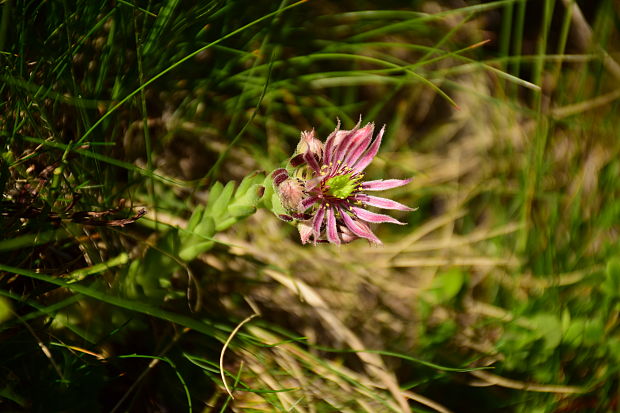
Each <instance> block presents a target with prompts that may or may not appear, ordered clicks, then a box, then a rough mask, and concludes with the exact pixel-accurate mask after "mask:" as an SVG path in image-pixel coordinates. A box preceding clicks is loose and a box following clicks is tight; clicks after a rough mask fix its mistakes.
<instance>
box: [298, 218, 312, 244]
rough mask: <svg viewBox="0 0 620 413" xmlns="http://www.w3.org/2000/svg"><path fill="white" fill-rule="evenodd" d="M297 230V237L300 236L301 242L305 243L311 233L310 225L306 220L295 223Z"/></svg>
mask: <svg viewBox="0 0 620 413" xmlns="http://www.w3.org/2000/svg"><path fill="white" fill-rule="evenodd" d="M297 230H298V231H299V238H301V243H302V244H307V243H308V241H309V240H310V236H311V235H312V227H311V226H310V225H308V223H307V222H300V223H299V224H297Z"/></svg>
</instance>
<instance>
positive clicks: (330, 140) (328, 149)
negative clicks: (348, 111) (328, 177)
mask: <svg viewBox="0 0 620 413" xmlns="http://www.w3.org/2000/svg"><path fill="white" fill-rule="evenodd" d="M336 119H337V120H338V123H337V124H336V129H334V131H333V132H332V133H330V134H329V136H328V137H327V139H326V140H325V148H324V149H323V163H324V164H325V165H329V163H330V162H331V153H332V148H333V146H334V144H335V143H336V142H335V139H336V135H337V134H338V131H339V130H340V119H338V118H336Z"/></svg>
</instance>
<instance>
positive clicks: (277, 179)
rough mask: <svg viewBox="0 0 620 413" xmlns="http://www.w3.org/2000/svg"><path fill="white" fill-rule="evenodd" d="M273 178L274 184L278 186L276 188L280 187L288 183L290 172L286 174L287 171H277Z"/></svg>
mask: <svg viewBox="0 0 620 413" xmlns="http://www.w3.org/2000/svg"><path fill="white" fill-rule="evenodd" d="M271 178H272V179H273V183H274V184H276V186H280V184H281V183H282V182H284V181H286V179H287V178H288V172H286V169H283V168H280V169H276V170H275V171H273V173H272V174H271Z"/></svg>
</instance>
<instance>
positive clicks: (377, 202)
mask: <svg viewBox="0 0 620 413" xmlns="http://www.w3.org/2000/svg"><path fill="white" fill-rule="evenodd" d="M355 200H356V201H362V202H363V203H364V204H366V205H372V206H375V207H379V208H383V209H398V210H400V211H413V208H409V207H408V206H407V205H403V204H401V203H400V202H396V201H392V200H391V199H387V198H381V197H378V196H372V195H365V194H359V195H356V196H355Z"/></svg>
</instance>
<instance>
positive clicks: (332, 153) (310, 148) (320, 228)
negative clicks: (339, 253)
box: [273, 121, 412, 244]
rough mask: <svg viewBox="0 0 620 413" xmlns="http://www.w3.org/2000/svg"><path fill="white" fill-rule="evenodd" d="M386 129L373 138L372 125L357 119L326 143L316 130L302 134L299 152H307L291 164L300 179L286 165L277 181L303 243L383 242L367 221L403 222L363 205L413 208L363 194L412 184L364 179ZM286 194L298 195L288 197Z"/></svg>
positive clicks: (294, 158) (274, 176) (382, 129)
mask: <svg viewBox="0 0 620 413" xmlns="http://www.w3.org/2000/svg"><path fill="white" fill-rule="evenodd" d="M360 122H361V121H360ZM384 131H385V126H384V127H383V128H381V130H380V131H379V133H378V134H377V136H376V137H375V138H374V140H373V134H374V124H373V123H368V124H367V125H366V126H364V127H363V128H360V123H359V122H358V124H357V125H356V126H355V128H353V129H351V130H340V122H338V126H337V127H336V129H335V130H334V131H333V132H332V133H331V134H330V135H329V136H328V137H327V140H326V141H325V144H323V143H321V142H320V141H319V140H318V139H316V138H315V137H314V131H312V132H302V135H301V142H300V144H299V145H298V151H299V150H300V149H303V150H304V152H302V153H299V154H297V155H296V156H295V157H293V159H291V165H292V166H293V167H296V168H297V170H296V175H297V176H300V177H298V178H290V177H289V176H288V172H287V171H286V170H285V169H278V170H276V171H275V172H274V174H273V179H274V184H275V186H276V188H277V189H278V194H279V195H280V199H281V201H282V204H283V205H284V206H285V207H286V208H287V209H288V210H289V211H291V212H292V213H293V218H294V219H297V220H299V221H300V222H299V224H298V228H299V233H300V236H301V240H302V242H303V243H304V244H305V243H306V242H308V241H309V240H310V238H313V241H314V243H316V242H321V241H328V242H330V243H334V244H340V243H347V242H351V241H353V240H355V239H358V238H365V239H367V240H368V241H370V242H372V243H375V244H380V243H381V241H380V240H379V239H378V238H377V237H376V236H375V234H374V233H373V232H372V231H371V230H370V228H369V227H368V224H367V223H382V222H390V223H394V224H401V225H404V223H403V222H400V221H398V220H396V219H395V218H392V217H390V216H389V215H383V214H377V213H374V212H371V211H368V210H367V209H365V208H364V207H365V206H375V207H379V208H384V209H397V210H401V211H412V209H411V208H409V207H408V206H406V205H403V204H401V203H398V202H396V201H392V200H390V199H387V198H380V197H377V196H372V195H368V194H366V193H365V192H366V191H380V190H384V189H390V188H396V187H399V186H402V185H406V184H408V183H409V182H411V179H402V180H401V179H387V180H377V181H364V180H363V179H364V173H363V171H364V169H366V167H367V166H368V165H369V164H370V162H372V160H373V159H374V157H375V156H376V154H377V151H378V150H379V146H380V145H381V139H382V137H383V133H384ZM317 142H318V143H317ZM289 182H295V183H289ZM291 185H292V186H294V187H295V190H294V191H290V186H291ZM285 192H286V193H289V192H292V193H294V194H295V195H294V196H290V195H284V193H285ZM300 198H301V199H300ZM293 204H294V205H293ZM291 206H294V208H291ZM293 218H292V219H293Z"/></svg>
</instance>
